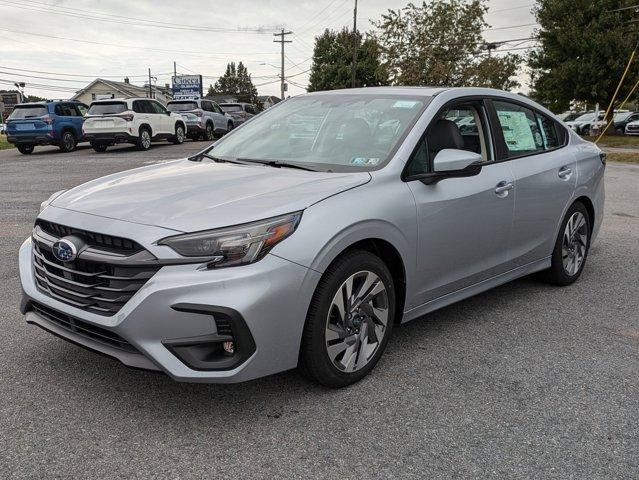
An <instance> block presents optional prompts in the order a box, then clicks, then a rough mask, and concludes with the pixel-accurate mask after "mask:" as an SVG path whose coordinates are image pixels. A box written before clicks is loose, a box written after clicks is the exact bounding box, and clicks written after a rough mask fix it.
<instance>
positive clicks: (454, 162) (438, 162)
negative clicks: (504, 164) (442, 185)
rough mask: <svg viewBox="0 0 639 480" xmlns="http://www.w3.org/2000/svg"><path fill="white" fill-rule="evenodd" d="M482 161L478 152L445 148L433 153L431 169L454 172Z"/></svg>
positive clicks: (437, 171) (440, 171) (438, 171)
mask: <svg viewBox="0 0 639 480" xmlns="http://www.w3.org/2000/svg"><path fill="white" fill-rule="evenodd" d="M482 161H483V158H482V156H481V155H480V154H478V153H475V152H469V151H467V150H454V149H452V148H446V149H444V150H441V151H440V152H439V153H438V154H437V155H435V158H434V159H433V170H434V171H435V172H436V173H443V172H454V171H459V170H464V169H466V168H468V167H470V166H471V165H473V164H478V163H481V162H482Z"/></svg>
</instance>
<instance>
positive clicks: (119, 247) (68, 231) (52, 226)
mask: <svg viewBox="0 0 639 480" xmlns="http://www.w3.org/2000/svg"><path fill="white" fill-rule="evenodd" d="M36 225H38V226H39V227H40V228H41V229H42V230H44V231H45V232H46V233H48V234H49V235H52V236H54V237H58V238H62V237H66V236H67V235H78V236H79V237H82V239H84V241H85V242H87V244H88V245H89V246H91V247H95V248H99V249H101V250H106V251H108V252H118V253H136V252H140V251H142V250H144V248H142V245H140V244H138V243H136V242H134V241H133V240H129V239H127V238H120V237H114V236H112V235H103V234H102V233H96V232H89V231H87V230H80V229H78V228H73V227H67V226H66V225H60V224H59V223H53V222H48V221H46V220H41V219H38V220H36Z"/></svg>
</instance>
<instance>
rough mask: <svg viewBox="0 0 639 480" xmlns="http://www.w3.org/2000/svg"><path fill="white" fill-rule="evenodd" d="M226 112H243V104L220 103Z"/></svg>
mask: <svg viewBox="0 0 639 480" xmlns="http://www.w3.org/2000/svg"><path fill="white" fill-rule="evenodd" d="M220 107H221V108H222V110H224V111H225V112H242V111H243V110H242V105H220Z"/></svg>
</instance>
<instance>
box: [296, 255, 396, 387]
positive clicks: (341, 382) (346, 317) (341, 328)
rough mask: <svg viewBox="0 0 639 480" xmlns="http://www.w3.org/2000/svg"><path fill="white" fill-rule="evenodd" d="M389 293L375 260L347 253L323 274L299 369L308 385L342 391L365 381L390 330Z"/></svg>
mask: <svg viewBox="0 0 639 480" xmlns="http://www.w3.org/2000/svg"><path fill="white" fill-rule="evenodd" d="M394 309H395V289H394V285H393V280H392V277H391V274H390V272H389V270H388V268H387V267H386V265H385V264H384V262H382V261H381V260H380V259H379V258H378V257H377V256H375V255H373V254H371V253H369V252H365V251H353V252H350V253H348V254H346V255H344V256H343V257H341V258H340V259H338V260H337V261H336V262H335V263H334V264H333V265H331V267H329V269H328V270H327V271H326V272H325V273H324V275H323V276H322V279H321V280H320V282H319V285H318V286H317V289H316V291H315V294H314V295H313V300H312V301H311V305H310V307H309V311H308V315H307V318H306V326H305V327H304V335H303V339H302V348H301V352H300V367H301V368H302V370H303V371H304V372H305V373H306V374H307V375H308V376H309V377H310V378H311V379H312V380H314V381H316V382H318V383H320V384H322V385H325V386H328V387H343V386H345V385H349V384H351V383H354V382H357V381H358V380H361V379H362V378H363V377H365V376H366V375H367V374H368V372H370V371H371V370H372V369H373V368H374V367H375V364H376V363H377V361H378V360H379V358H380V357H381V356H382V353H383V352H384V349H385V348H386V344H387V343H388V339H389V337H390V333H391V330H392V327H393V317H394V315H393V312H394Z"/></svg>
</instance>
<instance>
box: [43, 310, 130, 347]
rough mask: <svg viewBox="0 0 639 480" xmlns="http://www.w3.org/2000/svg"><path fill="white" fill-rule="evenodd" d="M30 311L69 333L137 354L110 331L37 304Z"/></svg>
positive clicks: (123, 340)
mask: <svg viewBox="0 0 639 480" xmlns="http://www.w3.org/2000/svg"><path fill="white" fill-rule="evenodd" d="M31 309H32V310H33V311H34V312H35V313H37V314H38V315H40V316H41V317H43V318H45V319H46V320H48V321H50V322H51V323H55V324H56V325H58V326H60V327H62V328H64V329H65V330H67V331H69V332H73V333H76V334H78V335H82V336H83V337H86V338H90V339H91V340H94V341H97V342H100V343H104V344H106V345H109V346H111V347H115V348H119V349H120V350H125V351H127V352H135V353H137V350H136V349H135V347H134V346H133V345H131V344H130V343H129V342H127V341H126V340H125V339H124V338H122V337H121V336H120V335H118V334H117V333H114V332H112V331H111V330H107V329H106V328H102V327H98V326H96V325H92V324H90V323H87V322H85V321H83V320H80V319H77V318H75V317H71V316H69V315H67V314H66V313H62V312H58V311H57V310H53V309H52V308H49V307H46V306H44V305H40V304H38V303H32V304H31Z"/></svg>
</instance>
